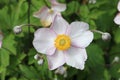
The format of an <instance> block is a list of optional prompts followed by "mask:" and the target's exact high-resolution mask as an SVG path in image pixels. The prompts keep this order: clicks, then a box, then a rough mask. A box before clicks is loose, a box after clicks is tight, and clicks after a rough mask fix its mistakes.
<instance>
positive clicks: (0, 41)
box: [0, 31, 3, 48]
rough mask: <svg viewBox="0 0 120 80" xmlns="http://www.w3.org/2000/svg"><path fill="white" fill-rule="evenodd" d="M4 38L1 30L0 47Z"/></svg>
mask: <svg viewBox="0 0 120 80" xmlns="http://www.w3.org/2000/svg"><path fill="white" fill-rule="evenodd" d="M2 40H3V34H2V31H0V48H1V47H2Z"/></svg>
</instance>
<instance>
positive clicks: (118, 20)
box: [114, 13, 120, 25]
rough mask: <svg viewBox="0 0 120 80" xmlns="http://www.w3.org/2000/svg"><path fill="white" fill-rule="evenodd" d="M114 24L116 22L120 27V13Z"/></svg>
mask: <svg viewBox="0 0 120 80" xmlns="http://www.w3.org/2000/svg"><path fill="white" fill-rule="evenodd" d="M114 22H115V23H116V24H118V25H120V13H118V14H117V15H116V17H115V18H114Z"/></svg>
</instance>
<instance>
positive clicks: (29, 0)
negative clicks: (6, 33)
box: [28, 0, 31, 38]
mask: <svg viewBox="0 0 120 80" xmlns="http://www.w3.org/2000/svg"><path fill="white" fill-rule="evenodd" d="M30 4H31V0H28V24H30V8H31V7H30ZM28 35H29V38H30V25H28Z"/></svg>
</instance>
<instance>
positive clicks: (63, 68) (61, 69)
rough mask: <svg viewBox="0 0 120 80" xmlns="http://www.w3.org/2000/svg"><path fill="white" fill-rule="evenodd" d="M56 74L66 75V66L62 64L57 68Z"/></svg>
mask: <svg viewBox="0 0 120 80" xmlns="http://www.w3.org/2000/svg"><path fill="white" fill-rule="evenodd" d="M55 73H56V74H61V75H64V74H65V73H66V68H65V67H64V66H60V67H59V68H57V70H56V71H55Z"/></svg>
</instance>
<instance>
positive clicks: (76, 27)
mask: <svg viewBox="0 0 120 80" xmlns="http://www.w3.org/2000/svg"><path fill="white" fill-rule="evenodd" d="M70 28H71V29H70V30H71V31H70V34H69V35H70V36H71V37H75V36H77V35H79V34H82V33H83V32H84V31H86V30H88V29H89V25H88V24H87V23H85V22H79V21H76V22H72V23H71V24H70Z"/></svg>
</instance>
